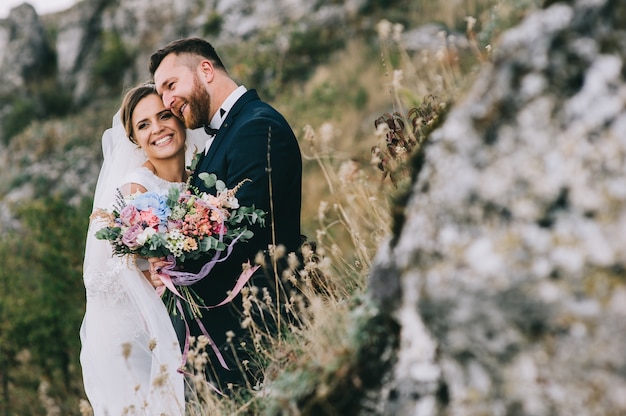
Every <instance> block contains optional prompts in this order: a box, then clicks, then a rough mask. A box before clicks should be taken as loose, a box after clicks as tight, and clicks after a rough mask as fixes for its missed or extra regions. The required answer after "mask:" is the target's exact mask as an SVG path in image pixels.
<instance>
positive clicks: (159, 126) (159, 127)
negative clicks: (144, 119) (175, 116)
mask: <svg viewBox="0 0 626 416" xmlns="http://www.w3.org/2000/svg"><path fill="white" fill-rule="evenodd" d="M163 128H164V127H163V123H162V122H161V121H160V120H157V121H155V122H154V123H152V134H158V133H161V132H162V131H163Z"/></svg>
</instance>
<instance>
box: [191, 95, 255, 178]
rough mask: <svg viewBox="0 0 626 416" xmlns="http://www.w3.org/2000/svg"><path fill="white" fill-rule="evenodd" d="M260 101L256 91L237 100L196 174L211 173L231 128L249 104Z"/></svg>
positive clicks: (199, 164)
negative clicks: (212, 163)
mask: <svg viewBox="0 0 626 416" xmlns="http://www.w3.org/2000/svg"><path fill="white" fill-rule="evenodd" d="M258 99H259V95H258V94H257V92H256V90H248V91H246V93H245V94H244V95H242V96H241V97H240V98H239V99H238V100H237V102H236V103H235V105H233V108H231V109H230V111H229V112H228V115H227V116H226V120H224V122H223V123H222V126H221V127H220V129H219V130H218V132H217V134H216V135H215V138H214V139H213V143H211V147H209V151H208V152H207V154H206V156H205V157H204V158H203V159H202V160H200V162H199V163H198V168H197V169H196V172H198V173H199V172H209V167H210V165H211V161H212V160H213V157H214V156H215V154H216V153H217V151H218V149H219V148H220V146H221V145H222V144H223V143H224V138H225V137H226V136H227V135H228V129H229V128H230V126H231V125H232V124H233V123H234V122H235V119H236V118H237V116H238V115H239V113H240V112H241V110H242V109H243V108H244V106H245V105H246V104H248V103H249V102H250V101H253V100H258ZM209 173H210V172H209Z"/></svg>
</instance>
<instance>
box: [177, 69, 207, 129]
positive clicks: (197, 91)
mask: <svg viewBox="0 0 626 416" xmlns="http://www.w3.org/2000/svg"><path fill="white" fill-rule="evenodd" d="M187 104H188V105H189V116H188V117H183V120H184V122H185V127H187V128H188V129H191V130H193V129H197V128H199V127H202V126H208V125H209V122H210V120H209V108H210V107H211V96H210V95H209V93H208V92H207V90H206V89H205V88H204V86H203V85H202V84H201V83H200V80H199V79H198V77H197V76H196V77H194V79H193V90H192V91H191V95H190V96H189V98H188V99H187Z"/></svg>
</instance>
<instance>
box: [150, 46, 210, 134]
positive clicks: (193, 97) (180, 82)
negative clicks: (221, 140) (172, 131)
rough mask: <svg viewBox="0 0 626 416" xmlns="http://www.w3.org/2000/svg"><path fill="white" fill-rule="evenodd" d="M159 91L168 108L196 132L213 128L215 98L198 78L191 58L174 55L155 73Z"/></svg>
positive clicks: (165, 60)
mask: <svg viewBox="0 0 626 416" xmlns="http://www.w3.org/2000/svg"><path fill="white" fill-rule="evenodd" d="M154 82H155V84H156V87H157V91H158V92H159V94H160V95H161V97H162V98H163V104H164V105H165V107H167V108H169V109H171V110H172V112H173V113H174V114H175V115H176V116H177V117H178V118H180V119H181V120H183V122H184V123H185V127H187V128H189V129H195V128H198V127H202V126H204V125H208V124H209V121H210V120H209V109H210V106H211V96H210V94H209V92H208V91H207V89H206V87H205V85H204V84H203V83H202V81H201V79H200V78H199V76H198V74H197V73H196V72H194V71H193V69H192V68H191V67H190V65H189V57H184V56H176V55H174V54H170V55H168V56H166V57H165V58H164V59H163V61H162V62H161V64H160V65H159V67H158V68H157V70H156V71H155V73H154Z"/></svg>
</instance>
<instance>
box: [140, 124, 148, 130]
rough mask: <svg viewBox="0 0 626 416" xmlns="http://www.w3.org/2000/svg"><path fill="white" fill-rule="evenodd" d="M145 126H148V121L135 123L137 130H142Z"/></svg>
mask: <svg viewBox="0 0 626 416" xmlns="http://www.w3.org/2000/svg"><path fill="white" fill-rule="evenodd" d="M146 127H148V123H139V124H137V130H144V129H145V128H146Z"/></svg>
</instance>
